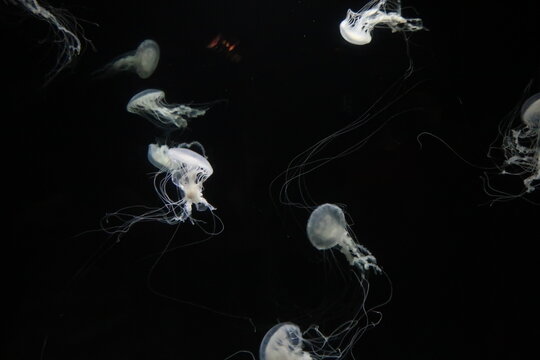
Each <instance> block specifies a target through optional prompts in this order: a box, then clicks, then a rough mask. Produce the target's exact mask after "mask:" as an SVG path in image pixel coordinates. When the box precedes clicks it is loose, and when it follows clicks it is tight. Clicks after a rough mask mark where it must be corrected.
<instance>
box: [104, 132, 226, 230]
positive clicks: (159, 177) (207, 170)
mask: <svg viewBox="0 0 540 360" xmlns="http://www.w3.org/2000/svg"><path fill="white" fill-rule="evenodd" d="M191 148H198V149H199V151H200V153H199V152H195V151H193V150H191ZM148 161H149V162H150V163H151V164H152V165H154V166H155V167H156V168H157V169H158V171H157V172H156V173H155V174H154V188H155V190H156V192H157V194H158V195H159V198H160V199H161V201H162V203H163V205H162V206H161V207H157V208H153V207H148V206H130V207H126V208H123V209H120V210H118V211H116V212H113V213H109V214H107V215H106V216H105V217H104V219H103V221H102V228H103V230H105V231H106V232H108V233H113V234H115V233H125V232H127V231H129V229H130V228H131V226H133V225H134V224H136V223H138V222H142V221H159V222H163V223H166V224H169V225H175V224H179V223H183V222H185V221H186V220H189V221H190V222H191V223H192V224H196V223H197V220H196V219H194V218H193V217H192V213H193V206H195V208H196V209H197V211H205V210H210V212H212V211H213V210H215V209H216V208H215V207H213V206H212V205H211V204H210V203H208V201H207V200H206V199H205V198H204V196H203V189H204V188H203V183H204V182H205V181H206V180H207V179H208V178H209V177H210V176H212V173H213V172H214V170H213V169H212V165H210V163H209V162H208V160H207V159H206V157H205V156H204V147H203V146H202V145H201V144H200V143H198V142H192V143H182V144H180V145H177V146H175V147H171V148H170V147H168V146H167V145H158V144H150V145H149V146H148ZM141 208H143V209H144V212H143V213H140V214H134V212H135V211H138V210H137V209H141ZM212 216H213V217H214V218H215V219H217V220H218V226H222V223H221V221H220V219H219V218H217V216H216V215H215V214H213V212H212ZM116 221H119V222H120V225H117V224H116ZM215 225H216V223H215V222H214V226H215ZM203 230H204V229H203ZM204 231H205V232H206V230H204ZM221 231H222V228H221V229H219V230H216V228H215V227H214V229H213V230H210V231H209V232H208V233H210V234H213V235H215V234H217V233H219V232H221Z"/></svg>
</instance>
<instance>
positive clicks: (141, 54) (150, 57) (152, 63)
mask: <svg viewBox="0 0 540 360" xmlns="http://www.w3.org/2000/svg"><path fill="white" fill-rule="evenodd" d="M159 55H160V50H159V45H158V43H157V42H155V41H154V40H144V41H143V42H142V43H141V44H140V45H139V46H138V47H137V50H136V51H135V59H136V61H135V62H134V65H135V72H136V73H137V75H139V77H140V78H141V79H147V78H149V77H150V76H151V75H152V74H153V73H154V71H155V70H156V68H157V66H158V63H159Z"/></svg>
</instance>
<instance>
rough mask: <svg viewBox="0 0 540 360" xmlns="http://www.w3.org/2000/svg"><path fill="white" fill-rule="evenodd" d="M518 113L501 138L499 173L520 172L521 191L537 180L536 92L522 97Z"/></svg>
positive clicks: (539, 128)
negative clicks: (517, 121)
mask: <svg viewBox="0 0 540 360" xmlns="http://www.w3.org/2000/svg"><path fill="white" fill-rule="evenodd" d="M520 117H521V124H519V125H518V126H517V127H515V128H513V129H510V130H509V131H508V132H507V133H506V135H505V136H504V138H503V151H504V154H505V158H506V160H505V161H504V164H503V170H502V174H505V175H519V176H524V177H525V178H524V179H523V185H524V192H525V193H531V192H533V191H534V190H535V189H536V187H537V186H538V184H539V182H540V93H537V94H535V95H532V96H531V97H529V98H528V99H527V100H525V102H524V103H523V105H522V106H521V111H520Z"/></svg>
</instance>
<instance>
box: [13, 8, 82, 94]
mask: <svg viewBox="0 0 540 360" xmlns="http://www.w3.org/2000/svg"><path fill="white" fill-rule="evenodd" d="M8 1H9V2H11V3H13V4H15V5H18V6H20V7H22V8H23V9H25V10H26V11H28V12H29V13H31V14H32V15H34V16H35V17H37V18H40V19H42V20H44V21H46V22H47V23H48V24H49V25H50V26H51V27H52V29H53V31H54V34H55V36H56V39H55V41H54V43H56V44H58V46H59V52H58V57H57V59H56V64H55V66H54V67H53V68H52V69H51V71H50V72H49V73H48V74H47V76H46V81H45V84H48V83H49V82H50V81H51V80H53V79H54V78H55V77H56V76H57V75H58V73H60V72H61V71H62V70H63V69H64V68H65V67H66V66H68V65H69V64H70V63H71V62H72V60H73V59H74V58H75V57H76V56H78V55H79V54H80V53H81V48H82V43H81V40H80V38H79V37H80V35H79V33H80V30H81V27H80V25H79V24H78V23H77V22H76V21H75V19H74V17H73V16H72V15H71V14H70V13H69V12H67V11H65V10H58V9H55V8H54V7H52V6H50V5H47V6H44V5H41V4H40V3H39V2H38V1H37V0H8ZM83 39H84V37H83ZM84 40H86V39H84Z"/></svg>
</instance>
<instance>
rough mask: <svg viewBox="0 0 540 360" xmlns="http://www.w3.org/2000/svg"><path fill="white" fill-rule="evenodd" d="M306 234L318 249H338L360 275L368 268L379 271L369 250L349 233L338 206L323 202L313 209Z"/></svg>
mask: <svg viewBox="0 0 540 360" xmlns="http://www.w3.org/2000/svg"><path fill="white" fill-rule="evenodd" d="M307 236H308V238H309V241H311V244H312V245H313V246H314V247H315V248H316V249H318V250H328V249H332V248H336V249H338V250H339V251H340V252H341V253H342V254H343V255H345V257H346V258H347V261H348V262H349V264H350V265H351V266H355V267H356V268H358V269H359V270H360V272H361V274H362V276H363V275H364V273H365V272H366V271H369V270H373V271H375V272H377V273H378V272H381V269H380V268H379V266H377V260H376V259H375V257H374V256H373V255H371V253H370V252H369V250H368V249H366V248H365V247H364V246H362V245H360V244H358V243H356V242H355V241H354V240H353V238H352V237H351V236H350V235H349V230H348V225H347V221H346V220H345V215H344V214H343V210H341V208H340V207H339V206H336V205H334V204H323V205H320V206H318V207H317V208H316V209H315V210H313V212H312V213H311V215H310V216H309V219H308V222H307Z"/></svg>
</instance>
